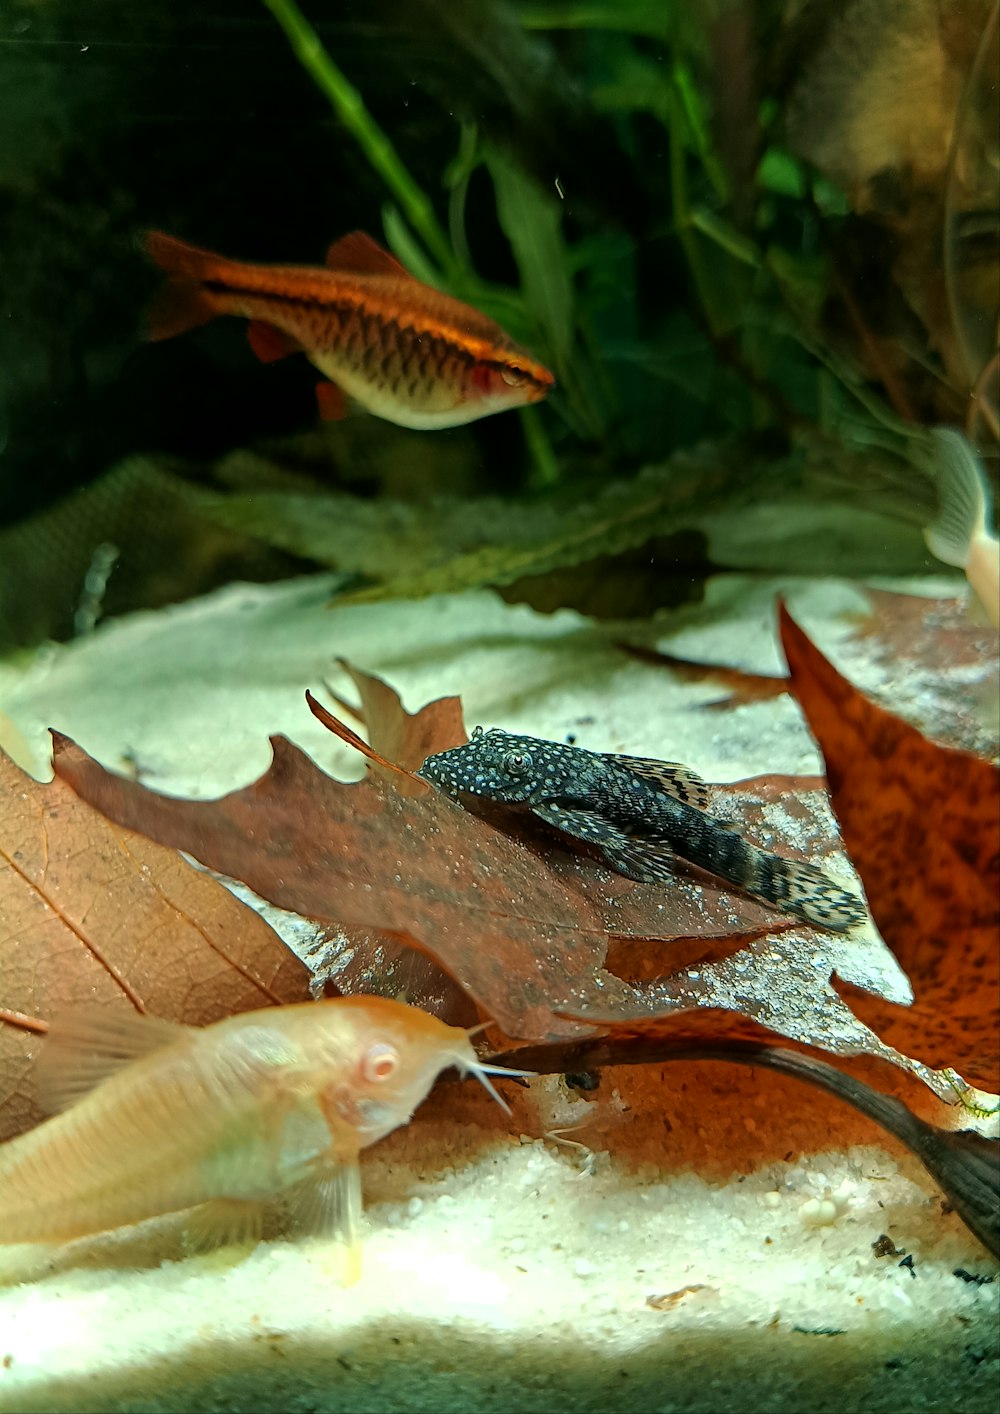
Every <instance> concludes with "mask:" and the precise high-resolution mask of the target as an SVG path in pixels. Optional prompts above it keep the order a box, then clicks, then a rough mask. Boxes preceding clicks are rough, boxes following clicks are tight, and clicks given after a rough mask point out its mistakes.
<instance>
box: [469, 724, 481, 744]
mask: <svg viewBox="0 0 1000 1414" xmlns="http://www.w3.org/2000/svg"><path fill="white" fill-rule="evenodd" d="M482 734H483V729H482V727H473V728H472V736H471V737H470V738H469V740H470V741H475V740H476V738H477V737H480V736H482Z"/></svg>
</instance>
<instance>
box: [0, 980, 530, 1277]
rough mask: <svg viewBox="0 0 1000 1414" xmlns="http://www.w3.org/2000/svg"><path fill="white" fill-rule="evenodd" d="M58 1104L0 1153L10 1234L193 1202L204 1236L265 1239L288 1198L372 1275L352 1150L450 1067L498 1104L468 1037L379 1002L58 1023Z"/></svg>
mask: <svg viewBox="0 0 1000 1414" xmlns="http://www.w3.org/2000/svg"><path fill="white" fill-rule="evenodd" d="M38 1065H39V1070H38V1085H39V1095H40V1098H41V1100H42V1103H43V1104H44V1105H45V1106H46V1108H49V1109H61V1110H62V1111H63V1112H62V1113H60V1114H56V1115H54V1116H53V1118H51V1119H48V1120H46V1121H44V1122H43V1123H42V1124H40V1125H38V1127H37V1128H35V1129H33V1130H31V1131H29V1132H28V1133H26V1134H22V1135H20V1136H18V1137H17V1138H15V1139H12V1140H10V1141H9V1142H8V1143H6V1144H4V1145H3V1146H0V1243H32V1242H34V1243H64V1242H69V1241H72V1240H73V1239H75V1238H80V1237H86V1236H89V1235H91V1234H94V1233H98V1232H104V1231H107V1230H109V1229H112V1228H118V1227H123V1226H126V1225H128V1224H132V1223H138V1222H142V1221H143V1220H145V1219H147V1218H153V1217H157V1216H159V1215H161V1214H164V1213H173V1212H179V1211H182V1210H188V1209H190V1210H191V1212H190V1214H189V1215H188V1216H189V1228H190V1229H191V1232H192V1234H193V1236H194V1238H195V1240H196V1244H197V1245H198V1246H200V1247H207V1246H213V1245H219V1244H223V1243H226V1242H233V1241H239V1242H247V1241H251V1240H255V1239H256V1238H257V1237H258V1236H259V1233H260V1226H261V1216H262V1208H263V1206H264V1205H265V1204H267V1203H269V1202H270V1201H271V1200H274V1199H281V1200H282V1202H283V1205H284V1206H285V1207H286V1208H287V1209H288V1210H289V1211H290V1212H291V1214H292V1217H293V1220H295V1221H297V1223H298V1225H299V1226H303V1227H306V1228H307V1229H310V1230H312V1231H313V1232H316V1233H318V1234H320V1235H323V1234H326V1235H330V1234H332V1233H336V1232H338V1231H339V1232H340V1233H341V1234H342V1236H343V1238H344V1240H345V1243H346V1246H347V1279H348V1280H354V1279H355V1278H356V1277H357V1275H358V1273H359V1271H360V1241H359V1235H358V1232H359V1216H360V1211H361V1180H360V1170H359V1165H358V1157H359V1154H360V1152H361V1150H362V1149H363V1148H365V1147H366V1146H367V1145H369V1144H374V1143H375V1142H376V1140H378V1139H381V1138H382V1137H383V1136H384V1135H386V1134H388V1133H389V1132H390V1131H391V1130H393V1129H395V1128H397V1127H398V1126H399V1125H402V1124H406V1123H407V1121H408V1120H409V1119H410V1117H411V1115H412V1114H413V1111H414V1110H415V1109H416V1107H417V1105H419V1104H420V1102H421V1100H423V1099H424V1097H425V1096H426V1094H427V1092H428V1091H429V1090H430V1088H431V1086H432V1085H433V1084H434V1081H435V1079H436V1078H437V1076H438V1074H439V1073H440V1072H441V1071H442V1070H444V1069H446V1068H447V1067H448V1066H452V1065H454V1066H457V1067H458V1068H459V1069H460V1070H462V1071H468V1072H471V1073H472V1074H473V1075H475V1076H476V1077H477V1078H478V1079H479V1080H481V1081H482V1083H483V1084H484V1085H485V1086H486V1088H487V1089H488V1090H489V1091H490V1092H491V1093H492V1094H493V1095H494V1097H495V1098H496V1099H497V1100H498V1101H499V1103H500V1104H503V1103H504V1102H503V1100H501V1099H500V1096H499V1095H497V1093H496V1091H495V1090H494V1089H493V1087H492V1085H491V1084H490V1081H489V1079H488V1076H489V1075H490V1074H493V1073H504V1074H519V1073H520V1072H512V1071H503V1072H501V1071H498V1070H497V1069H496V1068H495V1067H490V1066H488V1065H484V1064H483V1063H482V1062H480V1060H479V1059H478V1057H477V1056H476V1053H475V1051H474V1050H473V1048H472V1043H471V1041H470V1040H469V1033H467V1032H466V1031H463V1030H461V1029H460V1028H457V1027H453V1026H447V1025H445V1023H444V1022H442V1021H439V1020H437V1018H436V1017H433V1016H429V1015H428V1014H427V1013H426V1012H423V1011H420V1010H418V1009H417V1008H416V1007H410V1006H404V1005H403V1004H402V1003H400V1002H395V1001H388V1000H386V999H384V998H382V997H367V996H360V997H342V998H335V999H331V1000H327V1001H318V1002H306V1003H303V1004H300V1005H295V1006H282V1007H269V1008H266V1009H264V1010H262V1011H253V1012H244V1013H243V1014H241V1015H237V1016H231V1017H227V1018H226V1019H225V1020H223V1021H217V1022H215V1023H214V1024H213V1025H211V1026H206V1027H204V1028H199V1027H192V1026H181V1025H178V1024H176V1023H174V1022H168V1021H162V1020H160V1019H158V1018H155V1017H150V1016H140V1015H138V1014H136V1013H135V1012H131V1011H128V1010H124V1009H117V1008H116V1009H110V1010H108V1009H101V1010H95V1009H88V1010H84V1011H80V1012H79V1013H76V1014H75V1015H69V1016H67V1017H66V1019H65V1021H64V1022H63V1023H59V1022H56V1023H55V1024H54V1025H53V1027H52V1030H51V1032H50V1035H49V1037H48V1038H47V1040H46V1042H45V1046H44V1047H43V1052H42V1056H41V1057H40V1059H39V1062H38Z"/></svg>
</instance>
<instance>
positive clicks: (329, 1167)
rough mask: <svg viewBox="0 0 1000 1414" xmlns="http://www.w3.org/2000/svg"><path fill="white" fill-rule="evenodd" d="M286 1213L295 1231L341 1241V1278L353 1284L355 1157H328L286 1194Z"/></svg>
mask: <svg viewBox="0 0 1000 1414" xmlns="http://www.w3.org/2000/svg"><path fill="white" fill-rule="evenodd" d="M287 1205H288V1212H289V1216H290V1218H291V1222H292V1226H293V1228H294V1229H295V1231H297V1232H301V1233H308V1234H309V1235H311V1236H313V1237H320V1238H323V1239H324V1240H327V1241H329V1240H330V1239H332V1238H334V1237H340V1238H341V1239H342V1241H343V1244H344V1263H343V1273H342V1276H343V1281H344V1284H345V1286H353V1285H354V1283H355V1282H356V1281H357V1279H358V1277H359V1276H360V1275H361V1168H360V1166H359V1164H358V1160H357V1157H355V1158H352V1159H345V1160H342V1161H341V1162H337V1161H336V1160H334V1159H332V1158H331V1159H329V1160H328V1161H327V1162H325V1163H323V1164H322V1165H321V1166H320V1167H318V1168H317V1169H316V1171H315V1172H314V1173H312V1174H310V1176H309V1177H308V1178H305V1179H303V1180H302V1182H301V1183H297V1184H296V1185H295V1186H294V1188H291V1189H290V1190H289V1192H288V1194H287Z"/></svg>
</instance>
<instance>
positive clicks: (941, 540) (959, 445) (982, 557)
mask: <svg viewBox="0 0 1000 1414" xmlns="http://www.w3.org/2000/svg"><path fill="white" fill-rule="evenodd" d="M931 437H932V438H933V441H934V451H935V453H936V455H935V457H934V460H933V471H934V476H935V481H936V484H937V493H938V514H937V518H936V520H934V522H933V523H932V524H931V525H929V526H928V527H927V529H926V530H925V531H924V539H925V540H926V541H927V548H928V549H929V550H930V552H931V554H932V555H936V556H937V558H938V559H939V560H943V561H944V563H945V564H946V565H955V566H956V567H957V568H959V569H963V570H965V575H966V578H967V579H968V581H969V584H970V585H971V587H972V590H973V592H974V593H975V595H976V598H977V599H978V600H979V602H980V603H981V604H982V606H983V608H984V609H985V610H986V613H987V614H988V615H989V619H990V622H991V623H992V624H993V625H994V627H998V626H1000V541H998V539H997V537H996V535H995V534H994V533H993V531H992V530H990V528H989V520H990V491H989V484H988V482H987V479H986V471H985V468H984V467H983V464H982V462H981V461H980V460H979V458H978V457H977V456H976V453H975V450H974V448H973V447H972V446H971V444H970V443H969V442H968V440H967V439H966V438H965V437H963V436H962V434H961V432H957V431H955V430H954V429H953V428H950V427H938V428H935V430H934V431H933V432H932V433H931Z"/></svg>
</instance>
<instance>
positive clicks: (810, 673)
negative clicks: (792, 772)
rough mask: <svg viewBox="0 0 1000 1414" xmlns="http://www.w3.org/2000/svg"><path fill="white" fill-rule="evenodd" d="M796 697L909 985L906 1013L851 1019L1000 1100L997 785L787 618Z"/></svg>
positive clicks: (985, 769)
mask: <svg viewBox="0 0 1000 1414" xmlns="http://www.w3.org/2000/svg"><path fill="white" fill-rule="evenodd" d="M781 636H782V642H783V644H784V648H785V655H786V657H787V659H788V665H789V669H790V671H791V674H792V680H793V683H794V687H795V693H796V696H797V697H798V699H799V702H800V703H801V705H802V710H803V711H804V713H805V715H806V718H807V720H808V722H809V725H810V727H811V729H812V731H813V734H814V736H815V737H816V739H817V740H818V742H819V744H820V746H821V748H822V751H823V755H824V758H825V760H826V768H827V776H828V780H829V786H830V795H831V799H832V802H833V806H834V809H835V810H836V812H837V817H838V819H839V821H840V826H841V830H842V832H843V835H844V840H845V842H846V844H847V848H848V850H849V851H850V855H851V858H852V860H853V861H854V863H855V866H856V867H857V870H858V872H859V874H860V875H861V878H862V879H863V881H864V884H865V890H866V892H867V894H868V898H869V902H870V905H871V910H872V914H873V916H874V918H875V921H876V922H877V924H878V926H879V929H880V931H881V933H882V936H883V937H884V938H885V940H886V942H887V943H888V944H889V946H890V947H891V948H892V949H893V951H894V952H895V954H896V956H897V958H898V959H899V961H900V963H901V964H902V966H903V968H904V969H905V971H906V972H907V974H908V976H909V977H910V978H911V980H912V982H913V985H914V990H915V992H916V1004H915V1005H914V1006H913V1007H912V1008H911V1009H909V1010H907V1011H905V1012H903V1011H900V1010H899V1009H898V1008H896V1007H888V1006H886V1005H885V1003H884V1002H881V1001H878V1000H876V999H873V998H871V997H863V996H860V995H858V996H854V994H853V992H852V1005H854V1006H855V1007H856V1008H857V1010H858V1011H859V1012H860V1014H861V1015H863V1016H864V1017H865V1018H866V1019H868V1020H869V1021H870V1023H871V1024H872V1025H873V1026H877V1028H878V1030H879V1033H880V1034H881V1035H882V1036H883V1037H884V1038H885V1039H886V1040H888V1041H891V1043H892V1044H893V1045H897V1046H899V1047H900V1048H902V1049H905V1050H910V1049H911V1048H913V1049H918V1050H919V1052H920V1053H921V1054H922V1055H924V1056H926V1057H927V1059H928V1060H929V1061H930V1063H932V1064H934V1065H937V1066H942V1065H948V1066H955V1067H957V1068H958V1070H959V1071H961V1073H962V1075H963V1077H964V1078H965V1079H966V1080H972V1081H973V1082H974V1083H976V1084H978V1085H980V1086H983V1087H985V1088H988V1089H989V1090H990V1091H992V1092H996V1091H997V1090H998V1089H1000V772H998V770H997V768H996V767H995V766H993V765H991V764H990V763H989V762H987V761H983V760H981V759H980V758H978V757H976V756H973V755H971V754H969V753H968V752H964V751H955V750H953V749H951V748H949V747H944V746H939V745H938V744H937V743H936V742H933V741H929V740H928V739H927V738H926V737H925V736H923V735H922V734H921V733H920V732H919V731H917V730H916V728H915V727H912V726H910V725H909V724H908V723H906V722H904V721H902V720H901V719H900V718H899V717H896V716H894V715H893V714H892V713H891V712H887V711H885V710H884V709H883V708H881V707H878V706H876V705H875V704H874V703H873V702H870V701H869V700H868V699H867V698H866V697H865V696H864V695H863V694H862V693H860V692H858V690H857V689H856V688H854V687H853V686H852V685H851V684H850V683H849V682H848V681H847V679H846V678H844V677H843V676H842V675H841V674H840V673H838V672H837V670H836V669H835V668H834V667H833V665H832V664H831V663H829V662H828V661H827V659H826V658H825V657H824V656H823V654H822V653H820V651H819V649H818V648H816V646H815V645H814V644H813V643H811V642H810V640H809V639H808V637H807V636H806V634H805V633H803V631H802V629H800V628H799V627H798V625H797V624H796V623H795V622H794V620H793V619H792V618H791V616H790V615H789V614H788V612H787V610H786V609H785V608H784V607H783V606H782V607H781Z"/></svg>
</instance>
